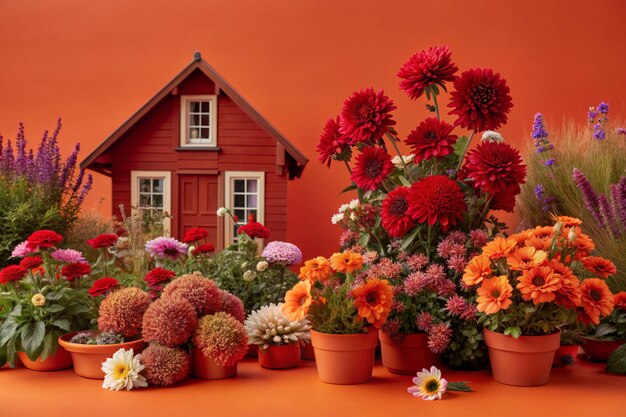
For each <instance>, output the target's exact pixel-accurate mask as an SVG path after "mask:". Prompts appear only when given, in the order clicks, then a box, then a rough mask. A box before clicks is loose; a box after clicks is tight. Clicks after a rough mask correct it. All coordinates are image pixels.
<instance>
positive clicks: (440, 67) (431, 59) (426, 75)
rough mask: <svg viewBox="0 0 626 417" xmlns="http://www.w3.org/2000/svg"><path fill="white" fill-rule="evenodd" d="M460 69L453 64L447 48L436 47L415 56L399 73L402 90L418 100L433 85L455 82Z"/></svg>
mask: <svg viewBox="0 0 626 417" xmlns="http://www.w3.org/2000/svg"><path fill="white" fill-rule="evenodd" d="M458 70H459V69H458V67H457V66H456V65H454V63H452V54H450V50H449V49H448V47H447V46H435V47H430V48H428V51H419V52H418V53H416V54H415V55H413V56H412V57H411V58H409V60H408V61H407V62H406V63H405V64H404V65H403V66H402V68H400V70H399V71H398V77H400V78H402V81H400V88H401V89H402V90H404V91H405V92H406V93H407V94H408V95H409V97H410V98H411V99H413V100H416V99H418V98H419V97H420V96H421V95H422V93H423V92H424V90H425V89H426V88H427V87H428V86H430V85H432V84H439V85H440V86H442V87H443V86H444V85H445V83H446V81H454V80H455V79H456V76H455V75H454V74H455V73H456V72H457V71H458Z"/></svg>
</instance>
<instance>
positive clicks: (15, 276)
mask: <svg viewBox="0 0 626 417" xmlns="http://www.w3.org/2000/svg"><path fill="white" fill-rule="evenodd" d="M27 273H28V269H26V268H24V267H23V266H21V265H9V266H7V267H6V268H4V269H2V270H0V284H6V283H9V282H15V281H19V280H21V279H22V278H24V277H25V276H26V274H27Z"/></svg>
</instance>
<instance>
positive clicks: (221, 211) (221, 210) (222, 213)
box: [217, 207, 228, 217]
mask: <svg viewBox="0 0 626 417" xmlns="http://www.w3.org/2000/svg"><path fill="white" fill-rule="evenodd" d="M226 213H228V209H227V208H226V207H220V208H218V209H217V216H218V217H224V216H225V215H226Z"/></svg>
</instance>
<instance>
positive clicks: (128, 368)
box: [102, 348, 148, 391]
mask: <svg viewBox="0 0 626 417" xmlns="http://www.w3.org/2000/svg"><path fill="white" fill-rule="evenodd" d="M144 368H145V366H143V365H142V364H141V354H137V355H135V354H134V352H133V350H132V349H130V350H126V349H124V348H122V349H120V350H118V351H117V352H115V353H114V354H113V357H112V358H108V359H107V360H106V361H105V362H103V363H102V372H104V381H103V382H102V388H107V389H110V390H112V391H119V390H122V389H124V388H125V389H126V390H127V391H129V390H131V389H133V388H143V387H147V386H148V382H147V381H146V378H145V377H144V376H143V375H140V374H139V373H140V372H141V371H143V369H144Z"/></svg>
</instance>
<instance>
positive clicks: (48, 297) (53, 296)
mask: <svg viewBox="0 0 626 417" xmlns="http://www.w3.org/2000/svg"><path fill="white" fill-rule="evenodd" d="M61 297H63V293H62V292H60V291H59V292H55V291H51V292H49V293H48V294H46V300H51V301H58V300H60V299H61Z"/></svg>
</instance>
